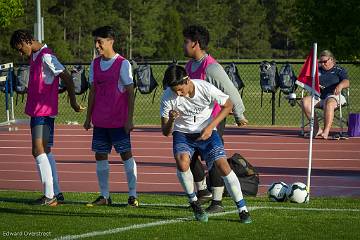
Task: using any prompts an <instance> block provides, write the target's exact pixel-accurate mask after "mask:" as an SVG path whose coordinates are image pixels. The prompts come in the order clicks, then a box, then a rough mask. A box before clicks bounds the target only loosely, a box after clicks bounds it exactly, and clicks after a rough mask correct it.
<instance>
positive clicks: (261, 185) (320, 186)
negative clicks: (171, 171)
mask: <svg viewBox="0 0 360 240" xmlns="http://www.w3.org/2000/svg"><path fill="white" fill-rule="evenodd" d="M304 177H305V176H304ZM0 182H35V183H39V180H33V179H0ZM61 182H62V183H84V184H86V183H96V184H97V183H98V182H97V181H91V180H86V181H81V180H79V181H70V180H63V181H61ZM109 183H113V184H127V182H115V181H110V182H109ZM137 184H138V185H176V186H179V187H180V183H178V182H170V183H155V182H137ZM270 185H271V184H260V185H259V186H260V187H269V186H270ZM311 187H312V188H337V189H355V190H356V189H360V186H359V187H356V186H341V185H336V186H328V185H311ZM178 191H181V189H180V188H179V190H178Z"/></svg>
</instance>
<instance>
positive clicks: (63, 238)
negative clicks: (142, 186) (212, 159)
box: [54, 204, 360, 240]
mask: <svg viewBox="0 0 360 240" xmlns="http://www.w3.org/2000/svg"><path fill="white" fill-rule="evenodd" d="M142 205H144V206H187V205H176V204H142ZM257 209H275V210H295V211H336V212H345V211H346V212H360V209H351V208H350V209H349V208H346V209H340V208H334V209H332V208H300V207H294V208H293V207H271V206H269V207H261V206H254V207H249V210H250V211H253V210H257ZM237 212H238V210H233V211H227V212H222V213H215V214H209V216H224V215H227V214H231V213H237ZM193 219H194V217H187V218H176V219H173V220H163V221H157V222H150V223H144V224H135V225H130V226H127V227H119V228H113V229H109V230H105V231H93V232H88V233H83V234H78V235H66V236H60V237H58V238H54V240H72V239H82V238H88V237H95V236H104V235H109V234H115V233H121V232H125V231H129V230H134V229H142V228H148V227H154V226H163V225H169V224H173V223H180V222H185V221H191V220H193Z"/></svg>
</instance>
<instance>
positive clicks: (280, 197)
mask: <svg viewBox="0 0 360 240" xmlns="http://www.w3.org/2000/svg"><path fill="white" fill-rule="evenodd" d="M287 189H288V185H286V183H284V182H274V183H273V184H271V186H270V188H269V190H268V196H269V198H270V200H272V201H275V202H283V201H285V198H286V190H287Z"/></svg>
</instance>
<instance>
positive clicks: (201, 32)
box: [183, 25, 210, 50]
mask: <svg viewBox="0 0 360 240" xmlns="http://www.w3.org/2000/svg"><path fill="white" fill-rule="evenodd" d="M183 36H184V37H185V38H189V39H191V41H193V42H198V43H199V45H200V48H201V49H203V50H206V49H207V47H208V44H209V41H210V34H209V31H208V30H207V29H206V28H205V27H203V26H200V25H191V26H188V27H187V28H185V29H184V30H183Z"/></svg>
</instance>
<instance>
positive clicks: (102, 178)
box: [96, 160, 109, 199]
mask: <svg viewBox="0 0 360 240" xmlns="http://www.w3.org/2000/svg"><path fill="white" fill-rule="evenodd" d="M96 175H97V178H98V182H99V188H100V193H101V196H103V197H105V198H107V199H108V198H109V161H108V160H102V161H96Z"/></svg>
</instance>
